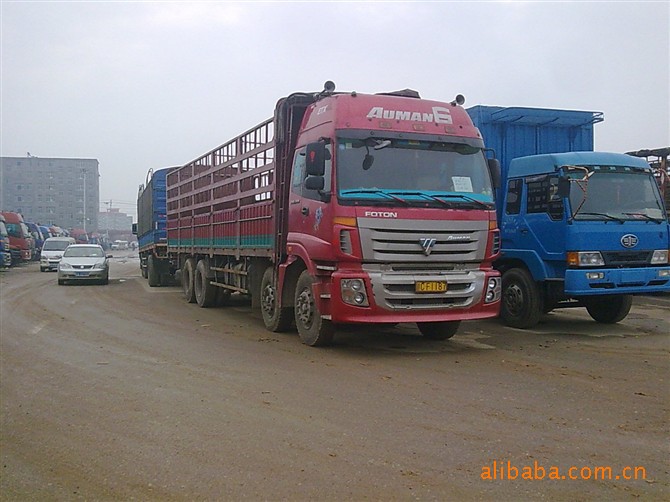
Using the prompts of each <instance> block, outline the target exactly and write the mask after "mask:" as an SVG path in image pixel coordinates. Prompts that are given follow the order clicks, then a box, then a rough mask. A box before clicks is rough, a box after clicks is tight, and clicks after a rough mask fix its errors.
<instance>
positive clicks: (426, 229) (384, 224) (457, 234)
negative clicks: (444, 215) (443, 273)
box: [358, 218, 488, 264]
mask: <svg viewBox="0 0 670 502" xmlns="http://www.w3.org/2000/svg"><path fill="white" fill-rule="evenodd" d="M358 228H359V230H360V236H361V247H362V250H363V259H364V260H365V261H375V262H386V263H390V262H418V263H424V264H427V263H444V262H452V263H463V262H480V261H482V260H483V259H484V254H485V252H486V239H487V235H488V221H443V220H418V221H417V220H389V219H379V218H359V219H358Z"/></svg>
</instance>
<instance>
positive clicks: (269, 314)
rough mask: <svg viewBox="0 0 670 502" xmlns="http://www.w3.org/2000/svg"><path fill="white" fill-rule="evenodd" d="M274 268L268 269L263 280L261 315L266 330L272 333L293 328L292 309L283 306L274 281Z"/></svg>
mask: <svg viewBox="0 0 670 502" xmlns="http://www.w3.org/2000/svg"><path fill="white" fill-rule="evenodd" d="M274 275H275V274H274V268H273V267H268V268H266V269H265V272H264V273H263V278H262V279H261V301H260V304H261V315H262V316H263V323H264V324H265V328H266V329H267V330H269V331H272V332H280V331H287V330H288V329H289V328H290V327H291V323H292V322H293V319H291V313H292V312H291V309H290V308H287V307H282V306H281V299H280V298H279V295H278V293H277V291H278V288H277V284H276V283H275V280H274Z"/></svg>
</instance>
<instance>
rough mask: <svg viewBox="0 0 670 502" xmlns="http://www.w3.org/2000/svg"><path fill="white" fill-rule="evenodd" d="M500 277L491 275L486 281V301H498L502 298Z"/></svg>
mask: <svg viewBox="0 0 670 502" xmlns="http://www.w3.org/2000/svg"><path fill="white" fill-rule="evenodd" d="M500 289H501V288H500V277H491V278H489V280H488V281H487V282H486V294H485V295H484V303H493V302H497V301H498V300H499V299H500Z"/></svg>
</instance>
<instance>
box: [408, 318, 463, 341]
mask: <svg viewBox="0 0 670 502" xmlns="http://www.w3.org/2000/svg"><path fill="white" fill-rule="evenodd" d="M460 325H461V321H439V322H417V323H416V326H417V328H419V331H420V332H421V334H422V335H423V336H424V337H425V338H428V339H430V340H448V339H449V338H451V337H452V336H454V335H455V334H456V332H457V331H458V327H459V326H460Z"/></svg>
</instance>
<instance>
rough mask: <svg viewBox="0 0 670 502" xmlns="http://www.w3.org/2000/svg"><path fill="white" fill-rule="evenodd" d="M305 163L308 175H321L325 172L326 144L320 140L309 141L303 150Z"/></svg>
mask: <svg viewBox="0 0 670 502" xmlns="http://www.w3.org/2000/svg"><path fill="white" fill-rule="evenodd" d="M305 156H306V159H305V165H306V168H307V174H308V175H309V176H323V175H324V174H325V173H326V144H325V143H324V142H322V141H319V142H317V143H309V144H308V145H307V148H306V150H305Z"/></svg>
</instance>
